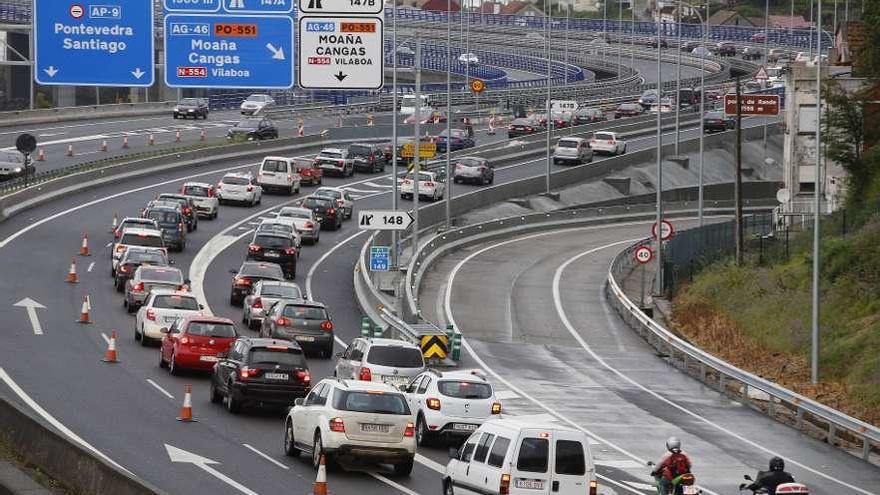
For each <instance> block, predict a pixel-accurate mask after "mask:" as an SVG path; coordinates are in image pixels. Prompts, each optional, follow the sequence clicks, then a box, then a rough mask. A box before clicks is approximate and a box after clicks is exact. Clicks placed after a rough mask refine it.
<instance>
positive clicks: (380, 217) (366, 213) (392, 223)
mask: <svg viewBox="0 0 880 495" xmlns="http://www.w3.org/2000/svg"><path fill="white" fill-rule="evenodd" d="M412 224H413V216H412V214H411V213H409V212H407V211H394V210H360V211H358V228H359V229H361V230H396V231H403V230H406V229H408V228H409V226H410V225H412Z"/></svg>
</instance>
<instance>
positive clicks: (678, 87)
mask: <svg viewBox="0 0 880 495" xmlns="http://www.w3.org/2000/svg"><path fill="white" fill-rule="evenodd" d="M681 7H682V2H681V1H679V2H678V12H677V14H678V16H677V17H678V24H677V25H676V26H675V29H676V30H677V31H678V33H677V45H678V50H677V51H678V58H677V62H676V64H675V65H676V67H677V68H678V76H677V78H676V80H675V98H673V99H672V103H673V104H674V105H675V155H676V156H678V148H679V141H680V140H681V131H680V125H681V10H682V9H681ZM661 103H662V102H661V101H660V100H657V111H658V112H659V111H660V109H661V107H662V105H661ZM700 119H701V120H702V116H700Z"/></svg>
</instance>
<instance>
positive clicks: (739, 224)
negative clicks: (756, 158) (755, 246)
mask: <svg viewBox="0 0 880 495" xmlns="http://www.w3.org/2000/svg"><path fill="white" fill-rule="evenodd" d="M741 98H742V88H741V87H740V83H739V78H738V77H737V78H736V147H735V150H734V155H735V160H734V161H735V163H736V170H735V172H734V174H735V177H734V178H733V202H734V215H735V216H736V264H737V266H741V265H742V262H743V216H742V102H741V101H740V100H741Z"/></svg>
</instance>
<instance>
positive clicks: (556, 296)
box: [553, 238, 872, 495]
mask: <svg viewBox="0 0 880 495" xmlns="http://www.w3.org/2000/svg"><path fill="white" fill-rule="evenodd" d="M639 239H641V238H639ZM639 239H630V240H626V241H619V242H614V243H611V244H606V245H604V246H599V247H597V248H593V249H589V250H587V251H584V252H582V253H580V254H577V255H575V256H572V257H571V258H569V259H568V260H566V261H565V262H564V263H563V264H561V265H559V268H557V269H556V273H554V274H553V305H554V307H555V308H556V313H557V315H559V319H560V320H562V324H563V325H564V326H565V328H566V329H567V330H568V333H569V334H571V336H572V337H574V339H575V340H577V342H578V344H580V346H581V347H582V348H583V349H584V350H585V351H586V352H587V354H589V355H590V357H592V358H593V359H594V360H595V361H596V362H597V363H599V364H600V365H601V366H602V367H604V368H605V369H607V370H608V371H610V372H612V373H614V374H615V375H617V376H618V377H619V378H620V379H621V380H623V381H625V382H627V383H629V384H630V385H632V386H634V387H636V388H638V389H640V390H642V391H643V392H645V393H646V394H649V395H651V396H652V397H654V398H655V399H657V400H659V401H660V402H663V403H665V404H667V405H669V406H671V407H673V408H675V409H677V410H679V411H681V412H682V413H683V414H685V415H687V416H690V417H692V418H694V419H696V420H699V421H701V422H703V423H705V424H707V425H709V426H711V427H713V428H715V429H717V430H719V431H721V432H723V433H725V434H727V435H729V436H731V437H733V438H735V439H737V440H739V441H741V442H743V443H745V444H746V445H749V446H751V447H754V448H757V449H759V450H762V451H763V452H765V453H767V454H769V455H771V456H776V457H784V458H786V459H787V460H788V462H789V463H791V464H794V465H795V466H798V467H799V468H801V469H804V470H806V471H809V472H811V473H813V474H815V475H816V476H819V477H821V478H825V479H826V480H828V481H832V482H834V483H839V484H840V485H842V486H845V487H847V488H849V489H851V490H855V491H857V492H859V493H864V494H866V495H871V493H872V492H869V491H867V490H863V489H861V488H859V487H857V486H854V485H851V484H849V483H847V482H845V481H843V480H840V479H838V478H835V477H833V476H830V475H827V474H825V473H823V472H821V471H818V470H816V469H813V468H811V467H809V466H807V465H806V464H803V463H800V462H798V461H796V460H794V459H792V458H791V456H790V455H784V454H782V453H779V452H775V451H773V450H771V449H768V448H766V447H764V446H763V445H761V444H759V443H757V442H755V441H752V440H750V439H748V438H746V437H744V436H742V435H740V434H739V433H736V432H734V431H733V430H730V429H729V428H727V427H725V426H722V425H720V424H718V423H715V422H713V421H711V420H709V418H705V417H703V416H700V415H699V414H697V413H695V412H693V411H691V410H690V409H688V408H686V407H684V406H681V405H679V404H678V403H676V402H673V401H671V400H669V399H667V398H666V397H664V396H662V395H661V394H659V393H657V392H655V391H654V390H652V389H650V388H648V387H645V386H644V385H642V384H640V383H638V382H637V381H635V380H634V379H632V378H630V377H629V376H628V375H625V374H624V373H623V372H621V371H620V370H618V369H617V368H615V367H613V366H611V365H610V364H609V363H608V362H607V361H605V359H603V358H602V357H601V356H599V354H597V353H596V352H595V351H594V350H593V348H592V347H590V345H589V344H587V342H586V341H585V340H584V339H583V337H581V335H580V333H579V332H578V331H577V330H576V329H575V328H574V325H572V323H571V321H570V320H569V319H568V315H567V314H566V313H565V309H564V308H563V307H562V296H561V291H560V289H559V286H560V285H561V280H562V273H563V272H564V271H565V269H566V268H568V266H569V265H571V264H572V263H574V262H575V261H577V260H579V259H581V258H583V257H585V256H589V255H591V254H593V253H595V252H597V251H601V250H604V249H607V248H610V247H613V246H619V245H621V244H632V243H634V242H637V241H638V240H639Z"/></svg>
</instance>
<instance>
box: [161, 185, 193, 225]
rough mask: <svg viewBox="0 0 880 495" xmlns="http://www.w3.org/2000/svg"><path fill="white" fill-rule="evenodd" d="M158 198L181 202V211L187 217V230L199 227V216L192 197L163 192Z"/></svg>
mask: <svg viewBox="0 0 880 495" xmlns="http://www.w3.org/2000/svg"><path fill="white" fill-rule="evenodd" d="M156 199H159V200H162V201H173V202H175V203H178V204H180V208H181V211H183V217H184V218H185V219H186V231H187V232H192V231H193V230H196V229H198V228H199V216H198V213H197V212H196V204H195V202H193V199H192V198H190V197H187V196H184V195H183V194H175V193H162V194H160V195H159V197H158V198H156Z"/></svg>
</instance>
